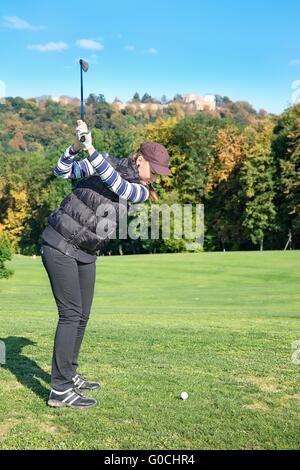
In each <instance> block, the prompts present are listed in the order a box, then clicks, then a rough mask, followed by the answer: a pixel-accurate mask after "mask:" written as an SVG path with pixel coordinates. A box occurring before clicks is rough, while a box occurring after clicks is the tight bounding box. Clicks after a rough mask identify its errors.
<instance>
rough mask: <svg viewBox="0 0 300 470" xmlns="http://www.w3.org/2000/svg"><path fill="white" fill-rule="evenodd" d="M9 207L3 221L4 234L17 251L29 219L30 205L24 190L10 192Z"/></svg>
mask: <svg viewBox="0 0 300 470" xmlns="http://www.w3.org/2000/svg"><path fill="white" fill-rule="evenodd" d="M10 195H11V207H9V208H8V211H7V214H6V218H5V219H4V223H3V225H4V232H5V233H6V234H7V237H8V239H9V241H10V242H11V245H12V247H13V248H14V249H15V250H17V248H18V243H19V241H20V240H21V238H22V233H23V231H24V225H25V223H26V221H27V220H28V219H29V217H30V204H29V200H28V194H27V192H26V190H25V189H21V188H19V189H16V190H13V191H11V193H10Z"/></svg>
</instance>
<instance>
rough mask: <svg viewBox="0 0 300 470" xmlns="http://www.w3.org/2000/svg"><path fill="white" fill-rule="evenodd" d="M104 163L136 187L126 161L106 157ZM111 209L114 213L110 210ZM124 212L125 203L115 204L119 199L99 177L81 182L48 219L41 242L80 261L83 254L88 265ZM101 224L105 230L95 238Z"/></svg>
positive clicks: (136, 180)
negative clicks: (106, 161)
mask: <svg viewBox="0 0 300 470" xmlns="http://www.w3.org/2000/svg"><path fill="white" fill-rule="evenodd" d="M107 160H108V161H109V162H110V163H111V165H112V166H113V167H114V168H115V169H116V170H117V171H118V172H119V173H120V175H121V176H122V177H123V178H125V179H126V180H127V181H130V182H132V183H140V176H139V172H138V169H137V167H136V165H135V163H134V162H133V160H132V159H131V158H130V157H127V158H122V159H119V158H116V157H114V156H112V155H109V156H108V157H107ZM112 206H113V207H114V211H112V210H111V208H112ZM127 208H128V202H127V201H126V202H125V204H124V200H123V202H122V204H119V197H118V196H117V195H116V194H114V193H113V192H112V191H111V190H110V189H108V188H107V187H106V186H105V184H104V183H102V181H101V179H100V176H98V175H96V174H95V175H93V176H89V177H88V178H83V179H81V180H80V181H79V182H78V183H77V184H76V186H75V188H74V189H73V191H72V192H71V194H69V195H68V196H67V197H66V198H65V199H64V200H63V201H62V203H61V206H60V207H59V208H58V209H56V210H54V211H53V212H52V213H51V214H50V215H49V217H48V227H46V229H45V230H44V232H43V234H42V238H43V240H44V241H46V243H50V244H51V245H52V246H53V245H56V247H57V248H58V249H59V250H60V251H62V252H63V253H65V254H69V255H71V256H74V257H75V258H77V259H79V260H80V259H81V258H84V254H85V253H86V258H87V259H90V261H92V260H93V259H94V258H96V256H97V253H98V251H99V250H101V249H102V248H103V247H104V246H105V245H106V244H107V243H108V242H109V241H110V239H111V233H112V227H115V226H116V224H115V222H118V221H119V217H123V216H127ZM111 214H113V216H112V215H111ZM110 218H111V220H108V222H109V223H108V224H107V219H110ZM104 219H105V220H104ZM101 222H102V225H103V227H107V226H108V227H107V231H104V232H103V230H101V231H100V232H101V234H100V235H99V223H100V225H101ZM103 222H104V223H103ZM53 241H55V243H54V242H53ZM76 254H77V256H76ZM78 254H79V255H80V254H81V257H80V256H78ZM81 260H82V261H85V259H81Z"/></svg>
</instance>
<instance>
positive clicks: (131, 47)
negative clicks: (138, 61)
mask: <svg viewBox="0 0 300 470" xmlns="http://www.w3.org/2000/svg"><path fill="white" fill-rule="evenodd" d="M124 49H126V51H135V47H134V46H124Z"/></svg>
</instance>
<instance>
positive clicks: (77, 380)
mask: <svg viewBox="0 0 300 470" xmlns="http://www.w3.org/2000/svg"><path fill="white" fill-rule="evenodd" d="M72 380H73V383H74V388H75V389H76V390H99V388H101V385H100V384H99V383H98V382H91V381H89V380H88V379H87V378H85V377H83V376H82V375H79V374H77V375H75V377H73V379H72Z"/></svg>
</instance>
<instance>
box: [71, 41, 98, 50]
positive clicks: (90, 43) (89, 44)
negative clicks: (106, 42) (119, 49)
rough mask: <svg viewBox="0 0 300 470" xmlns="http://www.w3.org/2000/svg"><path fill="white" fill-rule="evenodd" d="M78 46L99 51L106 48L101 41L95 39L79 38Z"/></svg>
mask: <svg viewBox="0 0 300 470" xmlns="http://www.w3.org/2000/svg"><path fill="white" fill-rule="evenodd" d="M76 46H78V47H81V48H82V49H95V50H98V51H100V50H102V49H104V47H103V45H102V44H101V42H97V41H94V40H93V39H79V40H78V41H76Z"/></svg>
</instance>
